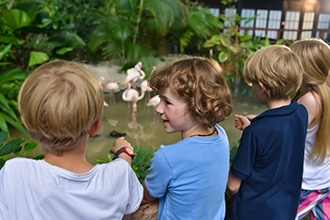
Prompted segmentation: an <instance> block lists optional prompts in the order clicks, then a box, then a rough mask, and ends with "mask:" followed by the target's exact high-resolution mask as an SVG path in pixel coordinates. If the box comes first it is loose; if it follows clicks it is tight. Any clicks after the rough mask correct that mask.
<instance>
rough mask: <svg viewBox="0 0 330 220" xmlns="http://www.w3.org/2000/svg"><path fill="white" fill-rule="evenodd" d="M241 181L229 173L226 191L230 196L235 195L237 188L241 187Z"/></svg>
mask: <svg viewBox="0 0 330 220" xmlns="http://www.w3.org/2000/svg"><path fill="white" fill-rule="evenodd" d="M241 182H242V180H241V179H240V178H238V177H237V176H235V175H234V174H233V173H232V172H229V177H228V183H227V191H228V192H229V193H230V195H235V194H236V193H237V192H238V190H239V188H240V187H241Z"/></svg>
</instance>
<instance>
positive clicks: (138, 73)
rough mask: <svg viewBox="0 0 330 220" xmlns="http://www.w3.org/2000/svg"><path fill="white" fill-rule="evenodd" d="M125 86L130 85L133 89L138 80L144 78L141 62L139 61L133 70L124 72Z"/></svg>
mask: <svg viewBox="0 0 330 220" xmlns="http://www.w3.org/2000/svg"><path fill="white" fill-rule="evenodd" d="M126 74H127V76H126V79H125V84H128V83H131V84H132V85H134V86H133V87H135V83H137V82H138V81H139V80H143V79H144V77H145V76H146V74H145V72H144V71H143V70H142V62H141V61H139V62H138V63H137V64H136V65H135V66H134V67H133V68H130V69H128V70H127V71H126Z"/></svg>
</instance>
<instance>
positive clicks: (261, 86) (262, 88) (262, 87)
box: [258, 82, 267, 92]
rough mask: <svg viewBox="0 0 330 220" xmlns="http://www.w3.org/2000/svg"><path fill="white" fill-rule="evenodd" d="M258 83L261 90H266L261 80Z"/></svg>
mask: <svg viewBox="0 0 330 220" xmlns="http://www.w3.org/2000/svg"><path fill="white" fill-rule="evenodd" d="M258 85H259V86H260V89H261V92H267V89H266V87H265V85H264V84H263V83H262V82H258Z"/></svg>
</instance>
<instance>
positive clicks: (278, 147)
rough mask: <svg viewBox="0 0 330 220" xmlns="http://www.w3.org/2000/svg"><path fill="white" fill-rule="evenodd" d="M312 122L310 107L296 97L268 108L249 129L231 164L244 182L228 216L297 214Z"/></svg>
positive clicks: (278, 218) (283, 217) (285, 217)
mask: <svg viewBox="0 0 330 220" xmlns="http://www.w3.org/2000/svg"><path fill="white" fill-rule="evenodd" d="M307 125H308V115H307V111H306V109H305V107H304V106H302V105H300V104H297V103H296V102H292V103H291V104H290V105H287V106H283V107H280V108H276V109H269V110H266V111H265V112H263V113H262V114H260V115H259V116H257V117H255V118H254V119H253V120H252V121H251V125H250V126H248V127H246V128H245V129H244V131H243V134H242V137H241V140H240V145H239V148H238V151H237V154H236V156H235V158H234V160H233V163H232V167H231V172H232V173H233V174H234V175H235V176H237V177H238V178H240V179H242V182H241V186H240V189H239V191H238V192H237V194H236V195H235V198H234V202H233V206H232V208H231V212H230V217H229V219H231V220H234V219H238V220H244V219H254V220H256V219H262V220H265V219H267V220H272V219H274V220H290V219H292V220H293V219H294V218H295V216H296V212H297V208H298V204H299V197H300V189H301V182H302V172H303V161H304V146H305V139H306V131H307Z"/></svg>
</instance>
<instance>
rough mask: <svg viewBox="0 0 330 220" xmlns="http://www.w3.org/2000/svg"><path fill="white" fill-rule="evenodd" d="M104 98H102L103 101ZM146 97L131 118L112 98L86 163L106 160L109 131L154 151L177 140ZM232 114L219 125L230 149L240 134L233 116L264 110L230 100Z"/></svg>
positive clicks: (110, 143)
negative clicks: (226, 136) (121, 134)
mask: <svg viewBox="0 0 330 220" xmlns="http://www.w3.org/2000/svg"><path fill="white" fill-rule="evenodd" d="M107 98H108V97H107V96H106V99H107ZM146 103H147V98H144V99H142V100H140V101H139V102H138V111H137V113H136V117H135V118H134V117H133V116H132V109H131V108H130V107H129V106H128V103H126V102H123V101H122V100H121V94H117V95H115V103H113V104H110V106H109V107H105V108H104V112H103V116H102V122H103V124H102V128H101V130H100V132H99V136H97V137H95V138H91V139H90V140H89V142H88V147H87V158H88V160H89V161H90V162H92V163H93V161H96V160H97V159H100V158H103V159H104V158H106V155H107V154H108V152H109V149H110V148H111V147H112V146H113V145H114V144H115V140H116V138H113V137H110V136H109V133H110V132H111V131H117V132H120V133H126V139H127V140H128V141H130V142H131V144H132V145H133V146H139V147H143V148H153V149H157V148H158V147H159V145H160V144H164V145H167V144H171V143H175V142H177V141H179V140H180V133H174V134H167V133H165V131H164V129H163V125H162V123H161V121H160V118H159V115H158V114H156V112H155V109H154V107H149V106H146ZM233 106H234V111H233V114H232V115H231V117H230V118H229V119H227V120H225V121H223V122H221V123H220V125H221V126H222V127H223V128H224V129H225V130H226V132H227V135H228V137H229V141H230V144H231V146H233V143H234V142H237V141H238V140H239V138H240V136H241V131H239V130H237V129H236V128H235V125H234V117H233V115H234V113H237V114H249V113H254V114H258V113H260V112H262V111H263V110H264V109H265V107H264V106H261V105H260V104H258V103H257V101H256V100H255V99H253V98H249V99H244V98H239V97H237V98H234V99H233Z"/></svg>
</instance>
